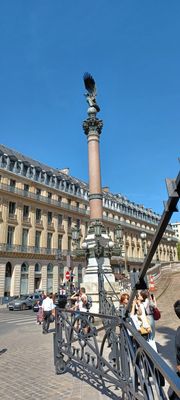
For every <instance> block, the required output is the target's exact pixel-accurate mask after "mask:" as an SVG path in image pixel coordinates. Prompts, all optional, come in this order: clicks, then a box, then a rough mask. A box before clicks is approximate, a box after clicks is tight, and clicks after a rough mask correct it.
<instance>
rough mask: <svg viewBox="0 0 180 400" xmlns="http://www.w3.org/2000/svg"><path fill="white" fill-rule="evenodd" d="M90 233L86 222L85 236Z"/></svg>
mask: <svg viewBox="0 0 180 400" xmlns="http://www.w3.org/2000/svg"><path fill="white" fill-rule="evenodd" d="M87 232H88V222H85V236H86V235H87Z"/></svg>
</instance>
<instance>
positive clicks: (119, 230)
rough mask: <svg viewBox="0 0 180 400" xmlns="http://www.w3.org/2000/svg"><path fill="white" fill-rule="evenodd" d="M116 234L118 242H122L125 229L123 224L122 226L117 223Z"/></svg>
mask: <svg viewBox="0 0 180 400" xmlns="http://www.w3.org/2000/svg"><path fill="white" fill-rule="evenodd" d="M114 235H115V240H116V241H117V242H118V243H120V244H122V240H123V229H122V226H121V225H117V226H116V228H115V233H114Z"/></svg>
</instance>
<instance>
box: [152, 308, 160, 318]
mask: <svg viewBox="0 0 180 400" xmlns="http://www.w3.org/2000/svg"><path fill="white" fill-rule="evenodd" d="M153 317H154V320H155V321H158V320H159V319H160V318H161V313H160V311H159V308H157V307H154V308H153Z"/></svg>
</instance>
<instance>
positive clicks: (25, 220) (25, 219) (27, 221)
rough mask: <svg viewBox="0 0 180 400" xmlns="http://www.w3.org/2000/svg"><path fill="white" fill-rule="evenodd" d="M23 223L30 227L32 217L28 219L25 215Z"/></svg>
mask: <svg viewBox="0 0 180 400" xmlns="http://www.w3.org/2000/svg"><path fill="white" fill-rule="evenodd" d="M22 222H23V224H28V225H29V224H30V223H31V219H30V217H26V216H24V215H23V217H22Z"/></svg>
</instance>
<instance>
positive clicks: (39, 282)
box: [34, 263, 42, 290]
mask: <svg viewBox="0 0 180 400" xmlns="http://www.w3.org/2000/svg"><path fill="white" fill-rule="evenodd" d="M41 287H42V278H41V264H39V263H36V264H35V276H34V288H35V290H37V289H41Z"/></svg>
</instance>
